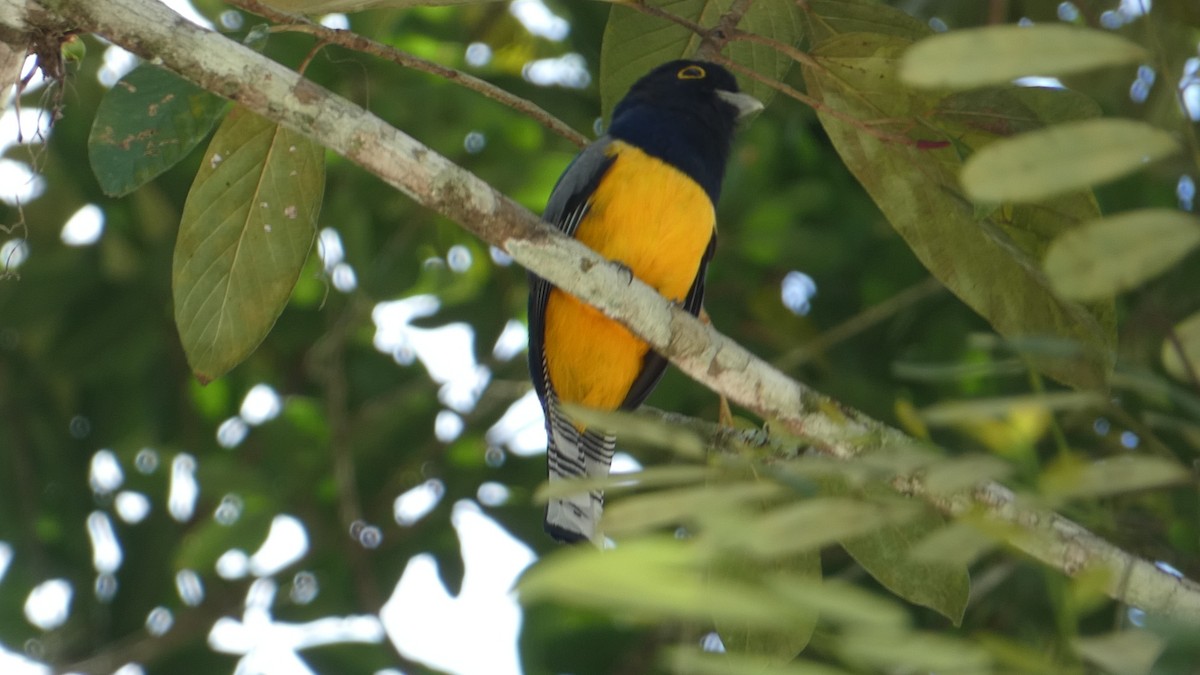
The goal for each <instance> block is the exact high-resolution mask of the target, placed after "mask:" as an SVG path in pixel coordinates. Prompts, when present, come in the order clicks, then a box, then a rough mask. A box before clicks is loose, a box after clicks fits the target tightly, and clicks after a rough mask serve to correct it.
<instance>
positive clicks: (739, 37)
mask: <svg viewBox="0 0 1200 675" xmlns="http://www.w3.org/2000/svg"><path fill="white" fill-rule="evenodd" d="M729 39H730V40H732V41H735V42H751V43H753V44H757V45H762V46H764V47H770V48H771V49H774V50H775V51H777V52H779V53H780V54H783V55H784V56H787V57H789V58H790V59H792V60H793V61H795V62H796V63H799V64H800V65H802V66H806V67H808V68H817V69H820V70H824V69H825V66H822V65H821V64H820V63H818V62H817V60H816V59H814V58H813V57H812V56H810V55H809V53H808V52H806V51H804V50H801V49H797V48H795V47H793V46H791V45H789V44H785V43H783V42H780V41H778V40H772V39H771V38H769V37H766V36H765V35H759V34H758V33H747V32H746V31H744V30H735V31H733V32H732V33H730V35H729Z"/></svg>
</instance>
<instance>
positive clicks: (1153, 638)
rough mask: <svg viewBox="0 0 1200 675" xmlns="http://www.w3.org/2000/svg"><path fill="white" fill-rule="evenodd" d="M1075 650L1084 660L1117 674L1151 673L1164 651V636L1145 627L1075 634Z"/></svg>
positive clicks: (1135, 674) (1136, 674) (1139, 674)
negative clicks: (1086, 635) (1079, 635)
mask: <svg viewBox="0 0 1200 675" xmlns="http://www.w3.org/2000/svg"><path fill="white" fill-rule="evenodd" d="M1072 646H1074V647H1075V652H1076V653H1078V654H1079V656H1080V657H1082V658H1083V660H1085V661H1087V662H1088V663H1091V664H1092V665H1094V666H1097V667H1099V668H1102V669H1103V670H1104V672H1106V673H1113V674H1114V675H1116V674H1118V673H1119V674H1120V675H1142V674H1144V673H1149V672H1150V671H1151V668H1152V667H1153V666H1154V662H1155V661H1156V660H1158V657H1159V655H1160V654H1162V651H1163V648H1164V647H1165V646H1166V645H1164V644H1163V640H1162V638H1160V637H1158V636H1157V635H1155V634H1154V633H1151V632H1149V631H1144V630H1123V631H1115V632H1112V633H1105V634H1103V635H1096V636H1093V637H1081V638H1075V640H1074V641H1072Z"/></svg>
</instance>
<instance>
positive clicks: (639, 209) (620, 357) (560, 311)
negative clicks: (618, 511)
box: [544, 141, 716, 410]
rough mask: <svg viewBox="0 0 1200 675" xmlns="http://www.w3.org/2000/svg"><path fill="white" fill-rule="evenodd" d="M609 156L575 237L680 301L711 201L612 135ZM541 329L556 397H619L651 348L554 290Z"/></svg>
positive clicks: (708, 222) (710, 222)
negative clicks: (612, 157) (610, 163)
mask: <svg viewBox="0 0 1200 675" xmlns="http://www.w3.org/2000/svg"><path fill="white" fill-rule="evenodd" d="M609 154H610V155H611V156H615V160H614V162H613V165H612V166H611V167H609V169H608V173H607V174H606V175H605V177H604V179H603V180H602V181H601V182H600V185H599V186H597V188H596V191H595V193H594V194H593V195H592V199H591V202H590V209H589V211H588V213H587V215H586V216H585V217H584V219H583V220H582V221H581V222H580V223H579V227H578V229H577V230H576V231H575V237H576V238H577V239H579V240H580V241H581V242H583V243H584V244H587V245H588V246H589V247H590V248H592V249H593V250H595V251H596V252H597V253H599V254H600V255H602V256H604V257H605V258H608V259H610V260H614V261H618V262H620V263H622V264H624V265H625V266H627V267H628V268H629V269H630V270H632V271H633V274H634V275H635V276H636V277H638V278H639V279H641V280H642V281H644V282H646V283H647V284H649V285H650V286H653V287H654V288H655V289H657V290H658V292H659V293H661V294H662V295H663V296H664V297H666V298H669V299H671V300H674V301H676V302H682V301H683V299H684V298H685V297H686V296H687V292H688V289H690V288H691V286H692V283H693V282H694V281H695V279H696V274H697V272H698V271H699V267H700V260H701V258H702V257H703V255H704V251H705V249H706V248H707V246H708V242H709V240H710V239H711V238H712V236H713V230H714V228H715V225H716V215H715V213H714V210H713V204H712V202H711V201H710V200H709V198H708V195H707V194H706V193H705V192H704V190H703V189H702V188H701V187H700V186H699V185H697V184H696V182H695V181H693V180H692V179H691V178H689V177H688V176H687V175H686V174H684V173H683V172H681V171H679V170H678V169H675V168H674V167H672V166H670V165H669V164H666V163H664V162H662V161H661V160H659V159H656V158H654V157H651V156H649V155H647V154H646V153H644V152H642V151H641V150H638V149H637V148H635V147H633V146H631V145H627V144H625V143H622V142H620V141H614V142H613V143H612V145H611V146H610V148H609ZM545 331H546V332H545V337H544V345H545V353H546V363H547V368H548V370H549V375H550V383H551V385H552V386H553V387H554V389H555V391H556V392H557V394H558V397H559V399H560V400H562V401H565V402H569V403H578V404H581V405H586V406H589V407H593V408H599V409H602V410H612V409H615V408H616V407H617V406H619V405H620V404H621V402H622V401H623V400H625V396H626V395H627V394H628V393H629V389H630V387H631V386H632V385H633V382H634V380H635V379H636V378H637V376H638V373H639V372H641V368H642V359H643V358H644V357H645V356H646V353H647V351H648V350H649V346H648V345H647V344H646V343H645V342H642V341H641V340H639V339H638V338H636V337H634V336H633V334H632V333H630V332H629V331H628V330H627V329H626V328H625V327H624V326H621V325H620V324H617V323H615V322H613V321H610V320H609V319H607V318H606V317H605V316H604V315H603V314H601V313H600V312H599V311H597V310H595V309H593V308H591V307H590V306H588V305H586V304H584V303H582V302H580V301H578V300H576V299H575V298H573V297H571V296H570V295H568V294H566V293H564V292H562V291H560V290H558V289H554V290H552V291H551V293H550V297H549V300H548V302H547V304H546V317H545Z"/></svg>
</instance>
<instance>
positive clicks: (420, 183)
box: [42, 0, 1200, 623]
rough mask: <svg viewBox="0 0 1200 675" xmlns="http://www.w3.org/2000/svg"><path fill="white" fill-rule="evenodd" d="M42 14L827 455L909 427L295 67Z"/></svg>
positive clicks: (122, 7) (1132, 595)
mask: <svg viewBox="0 0 1200 675" xmlns="http://www.w3.org/2000/svg"><path fill="white" fill-rule="evenodd" d="M43 1H44V3H45V5H46V6H47V7H48V8H49V10H50V12H49V15H48V16H46V17H42V18H44V19H45V20H47V21H49V22H51V23H54V25H56V26H60V27H61V23H62V22H65V23H67V24H69V25H70V26H72V27H73V28H76V29H79V30H82V31H88V32H93V33H96V34H98V35H100V36H102V37H104V38H106V39H108V40H110V41H112V42H113V43H115V44H118V45H120V46H122V47H124V48H126V49H128V50H130V51H132V52H134V53H136V54H138V55H140V56H142V57H145V58H147V59H152V60H154V61H155V62H161V63H162V64H163V65H165V66H166V67H168V68H170V69H171V70H173V71H175V72H177V73H179V74H180V75H182V76H183V77H185V78H187V79H188V80H191V81H192V82H195V83H196V84H198V85H199V86H201V87H204V88H205V89H208V90H209V91H212V92H214V93H217V94H219V95H221V96H224V97H226V98H230V99H232V100H234V101H236V102H238V103H240V104H241V105H243V106H245V107H247V108H249V109H251V110H253V111H254V112H256V113H258V114H260V115H263V116H264V117H267V118H269V119H271V120H274V121H276V122H278V123H280V124H283V125H285V126H288V127H290V128H292V129H295V130H297V131H299V132H301V133H304V134H306V135H308V136H310V137H311V138H313V139H314V140H316V141H317V142H318V143H321V144H322V145H324V146H326V147H328V148H330V149H332V150H334V151H335V152H338V153H340V154H342V155H344V156H345V157H347V158H348V159H350V160H351V161H354V162H355V163H357V164H359V165H360V166H362V167H364V168H365V169H367V170H368V171H371V172H372V173H374V174H375V175H377V176H379V177H380V178H381V179H383V180H384V181H385V182H386V183H387V184H388V185H391V186H392V187H395V188H396V189H398V190H400V191H402V192H404V193H405V194H406V195H408V196H409V197H411V198H412V199H414V200H415V201H417V202H418V203H420V204H422V205H424V206H426V207H428V208H430V209H432V210H434V211H437V212H439V213H441V214H443V215H445V216H447V217H449V218H451V219H453V220H455V221H456V222H458V223H459V224H461V225H462V226H463V227H464V228H465V229H467V230H468V231H470V232H472V233H474V234H475V235H476V236H478V237H479V238H481V239H483V240H484V241H487V242H489V243H491V244H493V245H496V246H500V247H502V248H503V249H505V250H506V251H508V253H509V254H510V255H511V256H512V257H513V258H514V259H515V260H516V261H517V262H518V263H520V264H521V265H523V266H524V267H526V268H528V269H530V270H532V271H533V272H535V273H537V274H538V275H540V276H542V277H544V278H546V279H549V280H550V281H551V282H553V283H554V284H555V285H557V286H559V287H561V288H563V289H564V290H566V291H568V292H570V293H572V294H573V295H576V296H578V297H579V298H582V299H583V300H585V301H587V302H588V303H590V304H593V305H595V306H596V307H598V308H600V309H601V310H602V311H604V312H605V314H607V315H608V316H610V317H612V318H614V319H616V320H618V321H620V322H621V323H623V324H625V325H627V326H628V327H629V328H630V329H631V330H633V332H635V333H636V334H638V335H639V336H641V337H642V338H643V339H645V340H646V341H647V342H649V343H650V344H651V345H652V346H653V347H654V348H655V349H656V350H657V351H658V352H660V353H661V354H663V355H664V356H666V357H667V358H669V359H670V360H671V361H672V362H673V363H674V364H675V365H676V366H678V367H679V368H680V369H681V370H683V371H684V372H685V373H687V374H688V375H689V376H691V377H692V378H693V379H695V380H696V381H698V382H700V383H701V384H704V385H705V386H707V387H709V388H710V389H712V390H713V391H716V392H719V393H722V394H724V395H726V396H727V397H729V398H730V399H732V400H733V401H736V402H737V403H739V404H741V405H743V406H745V407H746V408H748V409H750V410H753V411H754V412H755V413H757V414H758V415H761V416H762V417H763V418H765V419H769V420H773V421H774V422H775V423H777V424H781V425H783V426H784V427H786V428H787V430H788V431H789V432H790V433H792V434H794V435H796V436H799V437H801V438H803V439H805V440H807V441H808V442H810V443H812V444H813V446H814V447H816V448H817V449H819V450H820V451H822V452H825V453H827V454H829V455H832V456H836V457H839V458H842V459H850V458H853V457H855V456H856V455H858V454H860V453H863V452H869V451H871V450H873V449H877V448H880V447H884V446H889V445H897V444H913V443H916V442H917V441H915V440H913V439H911V438H908V437H907V436H905V435H904V434H902V433H901V432H899V431H897V430H895V429H893V428H891V427H888V426H887V425H885V424H883V423H881V422H878V421H876V420H874V419H871V418H870V417H867V416H866V415H864V414H862V413H861V412H859V411H857V410H854V409H852V408H849V407H847V406H845V405H842V404H841V403H839V402H837V401H834V400H832V399H830V398H828V397H826V396H824V395H822V394H820V393H818V392H816V391H814V390H812V389H810V388H808V387H806V386H804V385H802V384H800V383H798V382H796V381H794V380H792V379H790V378H788V377H787V376H785V375H784V374H783V373H781V372H779V371H778V370H776V369H774V368H772V367H771V366H769V365H768V364H767V363H765V362H764V361H762V360H760V359H758V358H757V357H755V356H754V355H753V354H751V353H750V352H748V351H747V350H746V349H744V348H743V347H741V346H740V345H738V344H737V343H735V342H734V341H733V340H731V339H729V338H728V337H726V336H724V335H722V334H720V333H719V332H717V331H716V330H715V329H713V328H712V327H711V326H708V325H705V324H703V323H701V322H700V321H698V320H696V319H695V318H693V317H692V316H690V315H688V314H687V313H686V312H684V311H682V310H680V309H679V308H678V307H675V306H674V305H672V304H671V303H670V302H668V301H667V300H665V299H664V298H662V297H661V296H659V295H658V294H657V293H655V292H654V291H653V290H652V289H651V288H650V287H649V286H646V285H645V284H643V283H641V282H640V281H638V280H636V279H631V278H630V277H629V276H628V274H627V273H626V272H624V271H623V270H622V269H621V268H619V267H617V266H615V265H612V264H610V263H608V262H607V261H605V260H604V259H602V258H600V257H599V256H597V255H596V254H595V253H593V252H592V251H590V250H589V249H587V248H586V247H584V246H583V245H581V244H579V243H578V242H576V241H574V240H572V239H569V238H567V237H564V236H562V235H561V234H559V233H558V232H557V231H555V230H554V229H553V228H551V227H549V226H548V225H545V224H543V223H542V222H540V220H539V219H538V218H537V216H535V215H534V214H532V213H530V212H529V211H527V210H526V209H524V208H522V207H521V206H519V205H518V204H516V203H515V202H513V201H512V200H510V199H508V198H507V197H505V196H504V195H502V194H500V193H499V192H497V191H496V190H494V189H492V188H491V187H490V186H489V185H488V184H487V183H485V182H484V181H482V180H481V179H479V178H478V177H476V176H475V175H473V174H471V173H470V172H467V171H465V170H464V169H462V168H460V167H458V166H456V165H455V164H453V163H452V162H450V161H449V160H448V159H446V158H445V157H442V156H441V155H439V154H437V153H435V152H434V151H432V150H430V149H429V148H427V147H425V146H424V145H422V144H421V143H419V142H418V141H416V140H414V139H413V138H411V137H409V136H407V135H406V134H404V133H403V132H401V131H399V130H397V129H394V128H392V127H390V126H388V125H387V124H386V123H384V122H383V121H382V120H380V119H379V118H378V117H376V116H374V115H372V114H370V113H369V112H367V111H365V110H363V109H362V108H360V107H359V106H357V105H354V104H353V103H351V102H349V101H347V100H345V99H343V98H340V97H338V96H336V95H334V94H333V93H331V92H329V91H328V90H326V89H324V88H322V87H320V86H318V85H316V84H314V83H312V82H309V81H307V80H305V79H303V78H302V77H300V76H299V75H297V74H296V73H295V72H293V71H291V70H288V69H287V68H284V67H283V66H281V65H279V64H277V63H275V62H272V61H270V60H268V59H267V58H265V57H264V56H262V55H260V54H258V53H256V52H254V51H252V50H250V49H247V48H245V47H243V46H242V45H239V44H237V43H235V42H233V41H231V40H228V39H226V38H224V37H222V36H221V35H219V34H217V33H214V32H211V31H208V30H205V29H203V28H200V27H198V26H195V25H194V24H191V23H190V22H188V21H186V20H185V19H183V18H181V17H180V16H178V15H176V14H175V13H174V12H172V11H170V10H169V9H167V8H166V7H165V6H163V5H161V4H159V3H158V2H156V1H155V0H43ZM904 487H905V489H906V491H908V492H909V493H911V494H913V495H914V496H917V497H920V498H923V499H925V500H927V501H929V502H930V503H931V504H933V505H934V506H936V507H938V508H940V509H942V510H943V511H945V512H947V513H950V514H956V513H961V512H964V511H967V510H980V509H982V510H984V511H985V512H986V513H988V514H989V516H990V517H991V518H994V519H996V520H997V521H1001V522H1004V523H1009V524H1012V525H1015V526H1017V527H1018V528H1019V530H1020V532H1021V533H1022V535H1021V536H1018V537H1014V538H1013V539H1012V541H1011V543H1012V544H1013V545H1014V546H1016V547H1017V548H1019V549H1020V550H1022V551H1024V552H1025V553H1027V554H1028V555H1030V556H1032V557H1034V558H1036V559H1038V560H1041V561H1042V562H1043V563H1045V564H1047V565H1049V566H1052V567H1055V568H1057V569H1059V570H1062V571H1063V572H1064V573H1066V574H1069V575H1075V574H1078V573H1079V572H1081V571H1082V570H1084V569H1087V568H1090V567H1093V566H1102V567H1106V568H1108V569H1109V570H1110V571H1111V574H1110V575H1109V577H1110V579H1112V581H1111V582H1110V583H1109V586H1108V588H1107V591H1108V594H1109V595H1110V596H1111V597H1113V598H1115V599H1117V600H1120V601H1122V602H1125V603H1128V604H1131V605H1134V606H1137V607H1140V608H1142V609H1144V610H1146V611H1148V612H1152V613H1157V614H1161V615H1166V616H1170V617H1174V618H1177V619H1182V620H1186V621H1190V622H1197V623H1200V586H1198V585H1197V584H1196V583H1194V582H1192V581H1190V580H1186V579H1179V578H1177V577H1175V576H1172V575H1170V574H1168V573H1166V572H1164V571H1162V570H1160V569H1158V568H1157V567H1156V566H1154V565H1153V564H1152V563H1151V562H1149V561H1147V560H1144V559H1142V558H1139V557H1137V556H1134V555H1131V554H1129V553H1127V552H1125V551H1123V550H1121V549H1120V548H1118V547H1116V546H1113V545H1112V544H1111V543H1109V542H1107V541H1105V540H1103V539H1102V538H1100V537H1098V536H1096V535H1094V534H1092V533H1091V532H1089V531H1088V530H1086V529H1085V528H1083V527H1081V526H1079V525H1078V524H1076V523H1073V522H1071V521H1070V520H1068V519H1066V518H1063V517H1062V516H1059V515H1057V514H1054V513H1051V512H1048V511H1043V510H1039V509H1034V508H1030V507H1027V506H1024V505H1022V504H1020V503H1019V502H1018V501H1017V500H1016V499H1015V498H1014V496H1013V495H1012V493H1011V492H1010V491H1009V490H1007V489H1006V488H1004V487H1002V486H1000V485H996V484H986V485H983V486H980V487H979V488H977V489H976V490H974V491H973V492H971V493H970V494H964V495H962V496H961V498H956V499H952V500H948V499H944V498H942V497H938V496H933V495H929V494H928V493H926V492H925V491H924V489H923V487H922V485H921V484H920V483H919V482H918V481H911V482H910V483H908V484H907V485H905V486H904Z"/></svg>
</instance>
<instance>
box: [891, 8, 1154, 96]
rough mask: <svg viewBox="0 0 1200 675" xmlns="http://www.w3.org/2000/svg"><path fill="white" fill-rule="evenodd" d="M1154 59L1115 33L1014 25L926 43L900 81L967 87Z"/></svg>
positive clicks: (907, 60) (909, 56)
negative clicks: (1028, 76)
mask: <svg viewBox="0 0 1200 675" xmlns="http://www.w3.org/2000/svg"><path fill="white" fill-rule="evenodd" d="M1148 59H1149V55H1148V54H1147V53H1146V50H1144V49H1142V48H1141V47H1139V46H1138V45H1136V44H1134V43H1133V42H1130V41H1129V40H1126V39H1125V38H1123V37H1121V36H1119V35H1117V34H1115V33H1112V32H1108V31H1099V30H1093V29H1090V28H1081V27H1078V26H1071V25H1067V24H1061V23H1042V24H1037V25H1033V26H1015V25H1011V24H1010V25H1002V26H988V27H986V28H970V29H966V30H954V31H949V32H947V33H941V34H938V35H933V36H930V37H928V38H926V39H924V40H921V41H920V42H918V43H916V44H915V45H913V46H912V49H909V50H908V51H907V52H906V53H905V54H904V59H903V60H902V61H901V63H900V79H901V80H903V81H904V82H905V83H907V84H910V85H912V86H914V87H926V88H950V89H967V88H971V87H982V86H987V85H994V84H1005V83H1007V82H1011V81H1012V80H1015V79H1017V78H1019V77H1024V76H1027V75H1040V76H1047V77H1049V76H1058V75H1072V74H1075V73H1082V72H1085V71H1088V70H1093V69H1096V68H1103V67H1105V66H1116V65H1123V64H1129V63H1139V62H1142V61H1146V60H1148Z"/></svg>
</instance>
